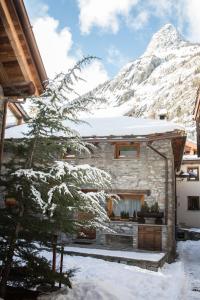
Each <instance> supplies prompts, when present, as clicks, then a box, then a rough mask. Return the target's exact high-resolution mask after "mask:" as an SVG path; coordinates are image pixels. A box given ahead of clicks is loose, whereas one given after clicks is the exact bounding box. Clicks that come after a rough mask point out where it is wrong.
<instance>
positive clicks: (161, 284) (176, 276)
mask: <svg viewBox="0 0 200 300" xmlns="http://www.w3.org/2000/svg"><path fill="white" fill-rule="evenodd" d="M64 267H65V268H66V269H69V268H76V269H77V271H76V274H75V277H74V278H73V279H72V284H73V289H72V290H70V291H69V292H68V293H67V294H65V295H59V296H56V297H54V298H44V297H43V298H42V299H45V300H46V299H48V300H49V299H51V300H64V299H65V300H143V299H145V300H154V299H157V300H165V299H166V300H184V299H185V300H187V297H186V289H185V287H186V283H185V276H184V272H183V266H182V263H181V262H176V263H174V264H171V265H168V264H166V265H165V267H163V268H162V269H161V270H159V271H158V272H153V271H149V270H144V269H141V268H138V267H133V266H128V265H125V264H118V263H114V262H107V261H104V260H101V259H95V258H91V257H80V256H68V255H66V256H65V257H64Z"/></svg>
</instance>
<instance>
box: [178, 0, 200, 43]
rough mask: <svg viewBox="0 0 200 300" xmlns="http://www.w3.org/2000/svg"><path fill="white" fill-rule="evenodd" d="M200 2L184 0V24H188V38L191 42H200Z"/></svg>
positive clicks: (182, 15) (197, 0)
mask: <svg viewBox="0 0 200 300" xmlns="http://www.w3.org/2000/svg"><path fill="white" fill-rule="evenodd" d="M199 12H200V1H199V0H184V6H183V12H182V14H181V17H182V22H183V21H185V22H187V28H188V30H187V37H188V39H189V40H190V41H193V42H200V13H199Z"/></svg>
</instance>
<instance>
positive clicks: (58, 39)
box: [28, 0, 108, 94]
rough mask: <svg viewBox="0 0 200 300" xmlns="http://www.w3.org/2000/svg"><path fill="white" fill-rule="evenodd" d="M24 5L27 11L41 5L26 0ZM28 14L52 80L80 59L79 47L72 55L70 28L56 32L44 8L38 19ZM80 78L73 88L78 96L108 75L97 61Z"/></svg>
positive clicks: (35, 1)
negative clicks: (27, 4) (31, 17)
mask: <svg viewBox="0 0 200 300" xmlns="http://www.w3.org/2000/svg"><path fill="white" fill-rule="evenodd" d="M28 2H29V6H28V8H29V10H31V7H32V5H33V4H35V5H37V8H39V7H43V4H42V3H40V1H38V0H31V1H30V0H29V1H28ZM30 2H32V5H30ZM29 10H28V12H29V15H32V16H33V19H31V21H32V23H33V31H34V34H35V38H36V41H37V45H38V48H39V50H40V53H41V57H42V60H43V63H44V66H45V69H46V71H47V75H48V77H49V78H53V77H54V76H55V75H56V74H58V73H60V72H66V71H67V70H68V69H69V68H71V67H72V66H73V65H74V64H75V63H76V61H77V60H80V59H81V58H82V57H83V55H84V54H83V52H82V50H81V47H80V46H77V47H76V49H75V50H73V51H72V46H73V36H72V33H71V30H70V28H68V27H64V28H62V29H60V27H59V25H60V24H59V21H58V20H56V19H55V18H53V17H52V16H50V15H49V12H48V7H46V6H45V8H44V9H43V10H42V11H41V12H40V14H39V17H37V14H35V8H34V10H33V11H32V10H31V12H30V11H29ZM81 77H82V78H83V79H84V80H85V82H83V81H81V82H80V83H79V84H77V85H76V88H77V91H78V93H79V94H83V93H85V92H88V91H89V90H91V89H93V88H94V87H96V86H97V85H98V84H100V83H102V82H104V81H106V80H107V79H108V74H107V71H106V69H105V67H104V65H103V63H102V62H101V61H93V62H91V64H90V65H88V66H86V67H85V68H84V69H83V71H82V73H81Z"/></svg>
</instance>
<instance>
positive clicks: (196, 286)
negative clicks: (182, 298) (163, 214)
mask: <svg viewBox="0 0 200 300" xmlns="http://www.w3.org/2000/svg"><path fill="white" fill-rule="evenodd" d="M178 252H179V254H180V259H181V261H182V262H183V265H184V271H185V276H186V278H187V280H188V298H187V299H188V300H199V299H200V263H199V262H200V241H185V242H179V243H178Z"/></svg>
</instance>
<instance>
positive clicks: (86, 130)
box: [5, 116, 184, 139]
mask: <svg viewBox="0 0 200 300" xmlns="http://www.w3.org/2000/svg"><path fill="white" fill-rule="evenodd" d="M84 121H85V122H87V123H81V124H73V123H69V122H66V126H68V127H70V128H71V129H74V130H76V131H77V132H79V134H80V135H81V136H82V137H94V136H96V137H108V136H118V137H119V136H130V135H131V136H146V135H150V134H156V133H166V132H173V131H175V130H181V131H184V127H183V126H181V125H178V124H175V123H171V122H168V121H165V120H151V119H142V118H133V117H128V116H121V117H111V118H87V119H84ZM27 131H28V125H27V124H22V125H19V126H15V127H12V128H8V129H6V132H5V138H6V139H9V138H16V139H17V138H23V137H24V133H26V132H27ZM56 135H57V136H64V134H63V133H62V132H60V133H58V134H56Z"/></svg>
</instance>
